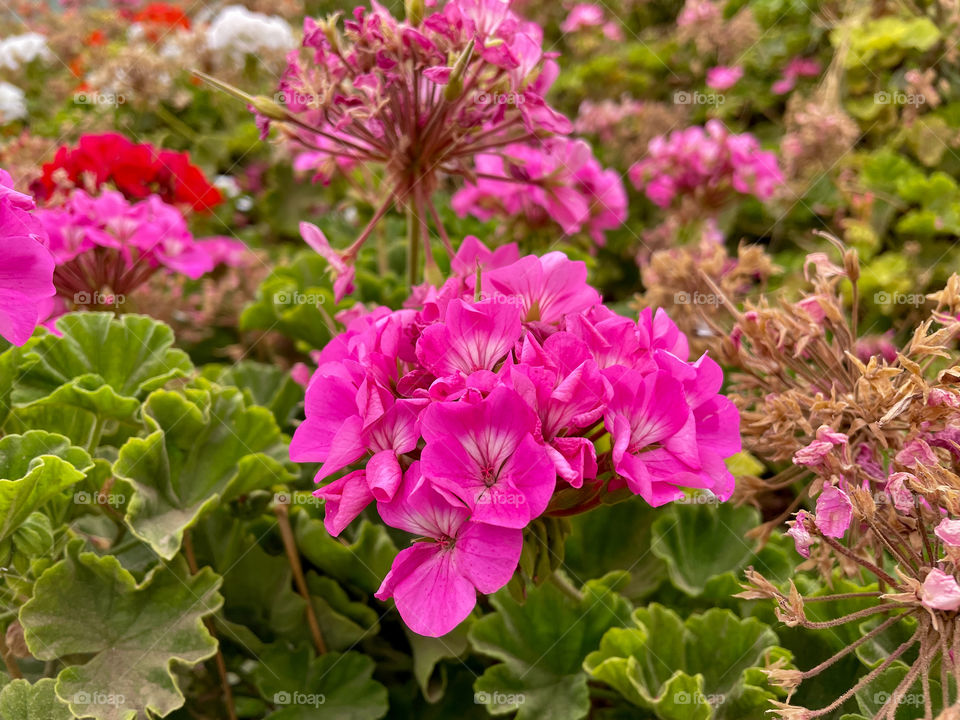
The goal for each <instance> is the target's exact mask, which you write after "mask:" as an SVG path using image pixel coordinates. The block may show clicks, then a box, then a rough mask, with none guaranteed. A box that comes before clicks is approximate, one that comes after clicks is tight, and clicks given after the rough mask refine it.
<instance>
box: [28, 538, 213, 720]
mask: <svg viewBox="0 0 960 720" xmlns="http://www.w3.org/2000/svg"><path fill="white" fill-rule="evenodd" d="M81 545H82V543H80V542H74V543H71V544H70V545H69V546H68V547H67V554H66V557H65V558H64V559H63V560H61V561H60V562H58V563H57V564H56V565H54V566H53V567H51V568H50V569H48V570H47V571H46V572H45V573H43V575H42V576H41V577H40V579H39V580H38V581H37V583H36V586H35V592H34V596H33V598H31V599H30V600H29V601H28V602H27V603H26V604H25V605H24V606H23V607H22V608H21V610H20V623H21V624H22V625H23V628H24V637H25V639H26V642H27V647H28V648H29V649H30V652H31V653H33V655H34V656H35V657H37V658H39V659H41V660H57V659H62V658H64V657H66V656H71V655H92V656H93V657H92V658H91V659H90V660H89V661H87V662H86V663H85V664H83V665H70V666H68V667H66V668H64V669H63V670H62V671H61V672H60V675H59V676H58V677H57V686H56V690H57V696H58V697H60V698H61V699H62V700H64V701H66V702H67V703H69V705H70V709H71V710H72V711H73V712H74V714H76V715H78V716H83V717H86V716H92V717H94V718H97V720H130V719H131V718H134V717H146V716H147V711H148V710H149V711H150V712H153V713H156V714H157V715H160V716H163V715H166V714H167V713H170V712H172V711H173V710H175V709H176V708H178V707H180V706H181V705H183V702H184V698H183V694H182V693H181V692H180V690H179V688H178V687H177V684H176V681H175V679H174V675H173V668H172V667H171V666H172V663H173V661H177V662H179V663H184V664H187V665H194V664H196V663H198V662H200V661H201V660H204V659H206V658H208V657H211V656H212V655H213V654H214V653H216V650H217V643H216V640H214V638H212V637H211V636H210V634H209V633H208V632H207V630H206V628H204V626H203V621H202V618H203V617H204V616H205V615H209V614H210V613H213V612H215V611H216V610H217V609H218V608H219V607H220V605H221V604H222V603H223V598H222V597H221V596H220V595H219V593H218V592H217V588H218V587H219V586H220V577H219V576H217V575H215V574H214V573H213V572H212V571H211V570H210V569H209V568H203V569H202V570H201V571H200V572H199V573H197V574H196V575H192V576H191V575H190V574H189V572H188V570H187V568H186V563H185V562H183V560H182V559H178V561H177V562H175V563H172V564H170V565H168V566H158V567H157V568H156V569H154V570H153V571H152V572H150V573H149V574H148V575H147V577H146V578H145V579H144V580H143V582H142V583H140V584H139V585H138V584H137V583H136V581H135V579H134V577H133V576H132V575H131V574H130V573H129V572H127V571H126V570H124V569H123V568H122V567H121V566H120V563H119V562H117V560H116V558H114V557H112V556H109V555H108V556H105V557H98V556H97V555H95V554H94V553H81V552H80V547H81Z"/></svg>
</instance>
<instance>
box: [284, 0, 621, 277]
mask: <svg viewBox="0 0 960 720" xmlns="http://www.w3.org/2000/svg"><path fill="white" fill-rule="evenodd" d="M558 72H559V67H558V65H557V63H556V61H555V60H554V55H553V54H552V53H550V52H545V51H544V48H543V30H542V28H540V27H539V26H538V25H536V24H535V23H530V22H526V21H524V20H523V19H522V18H520V17H519V16H518V15H517V14H516V13H514V12H513V11H512V10H511V8H510V3H509V2H506V1H504V0H449V2H446V3H445V4H443V6H442V8H441V7H439V4H437V6H436V10H435V11H434V12H431V13H429V14H427V15H426V16H425V17H423V18H407V19H403V20H401V19H398V18H395V17H394V16H393V15H392V14H391V13H390V12H389V11H388V10H387V9H386V8H385V7H383V6H382V5H380V4H376V3H375V4H374V5H373V7H372V9H371V10H370V11H367V10H366V9H365V8H363V7H359V8H356V9H355V10H354V12H353V14H352V16H350V17H348V18H346V19H345V20H344V21H343V23H342V29H341V26H340V22H339V20H338V17H336V16H332V17H330V18H327V19H326V20H322V21H318V20H314V19H312V18H307V19H306V20H305V21H304V34H303V45H302V48H301V49H300V50H299V51H296V52H293V53H291V55H290V57H289V60H288V66H287V69H286V71H285V72H284V74H283V77H282V79H281V83H280V88H279V90H280V94H281V95H282V97H283V103H284V106H285V107H284V108H283V109H282V110H283V111H282V112H281V111H280V110H277V109H276V108H274V110H275V112H273V113H271V115H272V116H276V115H281V116H283V115H285V118H284V117H281V120H280V121H281V122H284V123H285V127H286V129H287V131H288V132H287V137H288V139H290V140H291V142H294V143H295V144H297V145H298V146H299V147H300V149H301V153H300V154H299V156H298V157H297V160H296V163H297V167H298V168H299V169H315V170H316V171H317V173H316V179H317V180H320V181H322V182H329V180H330V178H331V176H332V174H333V173H334V172H336V171H338V170H349V169H351V168H353V167H355V166H365V167H372V166H377V167H380V168H382V170H383V176H384V182H383V184H382V185H381V188H382V190H383V192H384V197H383V200H382V205H381V207H379V208H377V210H376V211H375V212H374V214H373V217H372V218H371V219H370V221H369V223H368V225H367V226H366V227H365V228H364V230H363V231H362V232H361V233H360V235H359V237H358V238H357V240H356V242H355V243H354V246H351V249H350V250H349V251H348V253H347V257H350V258H352V257H355V254H356V252H357V251H358V250H359V248H360V246H361V245H362V244H363V243H364V242H365V241H366V239H367V238H368V237H369V236H370V233H371V231H372V228H373V227H374V226H375V225H376V224H377V223H378V222H379V221H380V220H381V219H382V218H383V216H384V214H385V213H386V211H387V210H388V209H389V208H390V206H391V205H396V206H397V207H403V208H407V207H408V206H411V205H412V206H413V207H414V208H415V209H416V210H417V216H418V217H421V218H423V217H430V216H431V215H433V212H432V211H433V210H434V208H433V200H432V196H433V194H434V191H435V190H436V189H437V188H438V187H439V185H440V182H441V178H442V176H444V175H456V176H459V177H462V178H464V179H465V180H467V181H468V182H470V183H474V182H476V181H477V180H478V179H482V178H485V177H486V175H487V174H488V171H489V170H490V169H491V168H493V167H494V166H495V165H496V163H497V161H500V162H503V161H504V159H505V158H510V159H511V160H510V162H519V163H522V164H523V165H524V167H523V168H522V169H521V171H520V174H521V175H525V176H524V177H520V176H517V174H516V173H515V172H514V171H513V170H514V168H513V167H511V168H510V170H509V171H507V172H506V173H504V172H499V173H495V176H496V175H499V176H500V177H504V182H505V183H506V184H507V185H510V184H512V183H514V182H521V183H522V184H521V186H520V187H511V188H510V189H509V191H508V192H509V194H511V195H513V196H515V198H522V197H523V196H524V195H525V194H526V193H527V190H526V189H525V188H524V186H530V187H533V188H536V190H537V191H538V192H537V193H536V198H534V199H533V200H531V201H530V204H531V206H532V207H539V208H541V214H543V213H547V214H552V215H553V216H555V217H556V218H557V219H558V222H559V223H560V224H561V226H562V227H564V229H565V230H566V231H567V232H573V231H574V230H579V229H580V228H581V226H588V227H589V230H590V231H591V233H593V234H595V235H596V234H597V233H601V237H602V231H603V230H605V229H609V228H610V227H615V226H616V225H618V224H620V223H621V222H622V220H623V217H621V215H622V214H623V213H622V210H624V211H625V206H626V199H625V197H626V196H625V194H623V193H620V194H618V193H617V190H616V188H613V189H611V188H609V187H607V186H608V185H609V184H611V181H612V178H611V177H610V176H607V175H605V174H604V173H603V171H602V169H601V168H599V166H598V165H597V163H596V161H595V160H594V159H593V158H592V156H591V155H590V152H589V148H585V146H584V147H581V146H582V145H583V144H582V143H572V142H567V141H564V140H563V138H556V140H557V141H558V142H557V144H556V146H554V145H553V144H552V143H553V140H552V139H551V137H550V136H552V135H560V136H563V135H568V134H569V133H570V132H571V131H572V123H571V122H570V120H569V119H567V118H566V117H565V116H563V115H562V114H560V113H559V112H557V111H556V110H554V109H553V108H552V107H550V105H549V104H548V103H547V101H546V100H545V95H546V93H547V91H548V90H549V89H550V86H551V85H552V83H553V81H554V80H555V78H556V76H557V74H558ZM544 143H546V145H547V147H549V148H550V149H549V150H548V151H547V152H546V153H545V152H543V151H542V150H541V149H540V148H541V146H543V144H544ZM584 148H585V150H584ZM481 156H490V157H488V158H487V159H485V160H480V157H481ZM504 170H506V168H504ZM503 194H504V195H506V194H507V193H506V192H504V193H503ZM596 200H602V201H603V203H604V206H605V207H604V209H602V210H598V211H596V212H594V209H593V207H592V204H593V203H594V202H595V201H596ZM460 203H461V204H462V205H469V204H470V203H469V202H467V201H463V200H461V201H460ZM624 217H625V215H624ZM571 228H572V229H571ZM424 255H426V253H424ZM347 285H348V283H346V282H344V284H343V286H344V287H346V286H347Z"/></svg>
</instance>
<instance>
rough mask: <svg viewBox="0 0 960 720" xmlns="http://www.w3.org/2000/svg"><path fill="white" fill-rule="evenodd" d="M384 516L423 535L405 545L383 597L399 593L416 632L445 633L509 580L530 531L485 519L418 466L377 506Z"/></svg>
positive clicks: (405, 615) (397, 596)
mask: <svg viewBox="0 0 960 720" xmlns="http://www.w3.org/2000/svg"><path fill="white" fill-rule="evenodd" d="M377 509H378V511H379V512H380V517H382V518H383V521H384V522H385V523H387V524H388V525H391V526H392V527H396V528H400V529H401V530H406V531H407V532H409V533H413V534H414V535H417V536H418V537H420V538H422V540H421V541H420V542H415V543H414V544H413V545H412V546H411V547H409V548H406V549H405V550H401V551H400V553H399V554H398V555H397V557H396V558H395V559H394V561H393V567H392V568H391V569H390V572H389V573H387V576H386V577H385V578H384V580H383V583H382V584H381V585H380V589H379V590H377V593H376V597H377V598H378V599H380V600H386V599H387V598H391V597H392V598H393V600H394V602H395V603H396V604H397V610H398V611H399V613H400V617H402V618H403V621H404V622H405V623H406V624H407V627H409V628H410V629H411V630H413V632H415V633H418V634H420V635H426V636H428V637H440V636H441V635H446V634H447V633H448V632H450V631H451V630H453V629H454V628H455V627H456V626H457V625H459V624H460V623H461V622H462V621H463V620H464V619H465V618H466V617H467V616H468V615H469V614H470V612H471V611H472V610H473V608H474V606H475V605H476V602H477V592H478V591H479V592H482V593H492V592H496V591H497V590H499V589H500V588H502V587H503V586H504V585H506V584H507V583H508V582H509V581H510V578H511V577H512V576H513V573H514V571H515V570H516V568H517V564H518V562H519V561H520V551H521V550H522V548H523V532H522V531H521V530H519V529H516V528H507V527H501V526H498V525H490V524H487V523H484V522H478V521H477V519H476V517H474V518H471V517H470V512H469V511H468V510H467V509H466V508H464V507H462V506H459V507H458V506H456V505H452V504H450V502H449V501H448V499H447V498H445V497H444V496H443V495H442V494H441V493H440V492H438V491H437V490H435V489H434V488H433V487H432V486H431V485H430V484H429V483H425V482H422V478H421V477H420V463H416V462H415V463H413V465H411V466H410V469H409V470H408V471H407V473H406V476H405V477H404V481H403V485H402V487H401V489H400V491H399V492H398V493H397V495H396V497H395V498H394V499H393V501H391V502H389V503H380V504H379V505H378V507H377Z"/></svg>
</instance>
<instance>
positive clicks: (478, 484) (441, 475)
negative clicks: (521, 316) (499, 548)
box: [421, 387, 556, 528]
mask: <svg viewBox="0 0 960 720" xmlns="http://www.w3.org/2000/svg"><path fill="white" fill-rule="evenodd" d="M535 429H536V417H535V416H534V414H533V412H532V411H531V410H530V408H529V406H528V405H527V404H526V403H525V402H524V401H523V399H522V398H521V397H520V396H519V395H518V394H517V393H516V392H515V391H513V390H510V389H509V388H505V387H498V388H496V389H494V390H493V392H491V393H490V395H489V396H487V397H486V398H485V399H483V400H481V401H480V402H478V403H475V404H474V403H468V402H443V403H435V404H433V405H431V406H430V407H429V408H428V409H427V410H426V412H425V413H424V416H423V437H424V439H425V440H426V441H427V444H426V447H424V449H423V453H422V456H421V459H422V472H423V475H424V477H426V478H427V479H428V480H430V481H431V482H432V483H433V484H434V486H435V487H436V488H437V489H438V490H440V491H441V492H443V493H444V495H445V496H446V497H448V498H450V499H451V501H459V502H461V503H463V504H464V505H465V506H466V507H468V508H469V509H470V510H471V512H472V513H473V517H474V519H475V520H477V521H478V522H486V523H490V524H492V525H500V526H502V527H512V528H522V527H525V526H526V525H527V524H528V523H529V522H530V521H531V520H532V519H533V518H535V517H537V516H538V515H540V514H541V513H542V512H543V511H544V510H545V509H546V507H547V504H548V503H549V502H550V497H551V496H552V495H553V489H554V485H555V484H556V471H555V470H554V467H553V463H552V462H551V461H550V458H549V457H548V456H547V453H546V450H544V448H543V446H542V445H539V444H538V443H537V442H536V441H535V440H534V438H533V432H534V430H535Z"/></svg>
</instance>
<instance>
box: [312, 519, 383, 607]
mask: <svg viewBox="0 0 960 720" xmlns="http://www.w3.org/2000/svg"><path fill="white" fill-rule="evenodd" d="M348 530H349V529H348ZM295 531H296V536H297V547H299V548H300V552H302V553H303V554H304V556H305V557H306V558H307V559H308V560H309V561H310V562H311V563H313V564H314V565H315V566H316V567H317V568H318V569H320V570H321V571H322V572H323V573H324V574H326V575H330V576H332V577H334V578H336V579H337V580H339V581H340V582H343V583H349V584H351V585H354V586H356V587H358V588H359V589H361V590H363V591H364V592H367V593H373V592H376V590H377V588H379V587H380V583H381V582H383V578H384V577H386V575H387V572H388V571H389V570H390V566H391V565H392V564H393V558H394V557H396V555H397V546H396V545H394V544H393V540H391V539H390V536H389V535H387V531H386V530H385V529H384V527H383V526H382V525H374V524H373V523H370V522H367V521H366V520H364V521H362V522H361V523H360V526H359V528H358V529H357V530H356V533H355V539H354V541H353V542H352V543H350V544H347V545H344V544H343V543H342V542H340V541H339V540H338V539H337V538H332V537H330V534H329V533H328V532H327V531H326V528H324V527H323V522H322V521H320V520H316V519H314V518H309V517H307V515H306V514H305V513H303V512H300V513H298V514H297V522H296V527H295Z"/></svg>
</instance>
